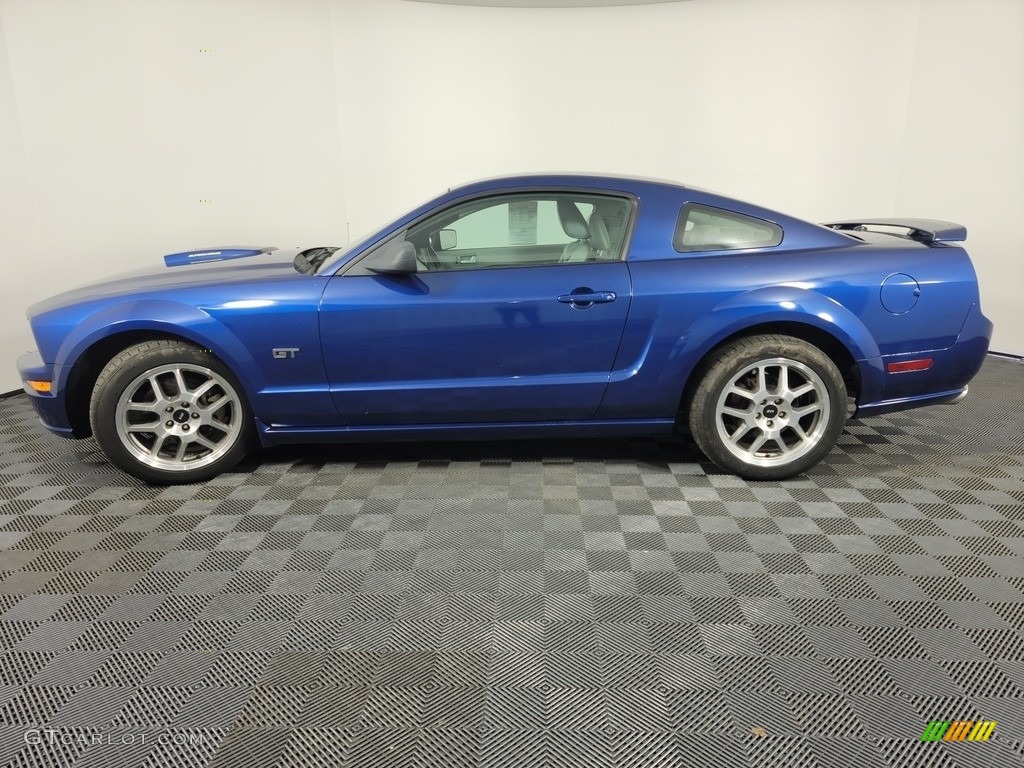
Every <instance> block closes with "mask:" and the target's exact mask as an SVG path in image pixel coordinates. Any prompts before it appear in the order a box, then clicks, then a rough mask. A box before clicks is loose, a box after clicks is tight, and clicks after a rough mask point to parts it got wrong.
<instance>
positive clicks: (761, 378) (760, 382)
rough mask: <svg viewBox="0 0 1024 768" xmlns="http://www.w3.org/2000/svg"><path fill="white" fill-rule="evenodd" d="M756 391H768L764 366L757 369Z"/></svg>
mask: <svg viewBox="0 0 1024 768" xmlns="http://www.w3.org/2000/svg"><path fill="white" fill-rule="evenodd" d="M757 391H758V392H767V391H768V373H767V372H766V371H765V366H763V365H762V366H759V367H758V369H757Z"/></svg>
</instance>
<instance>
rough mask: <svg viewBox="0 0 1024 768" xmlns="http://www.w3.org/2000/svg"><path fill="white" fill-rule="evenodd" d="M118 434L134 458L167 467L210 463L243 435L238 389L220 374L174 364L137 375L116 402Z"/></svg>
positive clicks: (180, 469)
mask: <svg viewBox="0 0 1024 768" xmlns="http://www.w3.org/2000/svg"><path fill="white" fill-rule="evenodd" d="M115 418H116V421H115V425H116V429H117V436H118V438H119V439H120V441H121V443H122V444H123V445H124V447H125V448H126V449H127V450H128V452H129V453H131V454H132V456H133V457H134V458H136V459H137V460H138V461H141V462H142V463H144V464H148V465H149V466H151V467H155V468H157V469H162V470H165V471H171V472H175V471H177V472H181V471H185V470H191V469H197V468H200V467H204V466H206V465H208V464H211V463H213V462H215V461H217V460H218V459H219V458H221V457H222V456H223V455H224V454H225V453H227V452H228V451H229V450H231V447H232V446H233V445H234V444H235V443H236V442H237V441H238V439H239V437H240V436H241V434H242V430H243V424H242V418H243V409H242V405H241V400H240V398H239V396H238V393H237V392H235V390H234V388H233V387H232V386H231V384H230V383H228V382H227V381H226V380H225V379H224V377H223V376H221V375H220V374H218V373H216V372H215V371H212V370H210V369H209V368H204V367H202V366H198V365H190V364H187V363H172V364H169V365H162V366H160V367H157V368H152V369H150V370H148V371H146V372H145V373H143V374H141V375H140V376H138V377H136V378H135V379H134V380H133V381H132V382H131V383H130V384H129V385H128V386H127V387H125V389H124V391H123V392H122V393H121V396H120V397H119V398H118V401H117V410H116V415H115Z"/></svg>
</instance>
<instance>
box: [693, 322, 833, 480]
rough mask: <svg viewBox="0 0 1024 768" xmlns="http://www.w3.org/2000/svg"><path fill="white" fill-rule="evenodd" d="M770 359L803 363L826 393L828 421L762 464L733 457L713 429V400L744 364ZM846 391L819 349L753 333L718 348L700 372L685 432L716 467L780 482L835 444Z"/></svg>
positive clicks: (715, 415) (715, 408)
mask: <svg viewBox="0 0 1024 768" xmlns="http://www.w3.org/2000/svg"><path fill="white" fill-rule="evenodd" d="M772 358H782V359H785V360H790V361H795V362H797V363H802V364H803V365H805V366H807V367H808V368H810V369H811V370H812V371H813V372H814V373H815V374H816V375H817V376H818V377H819V378H820V379H821V380H822V382H823V383H824V385H825V389H826V393H827V395H828V401H829V402H828V409H827V410H828V423H827V424H826V425H825V426H824V428H823V429H822V432H821V434H820V436H819V437H818V440H817V442H816V444H815V445H814V446H813V447H812V448H810V449H809V450H808V451H807V452H806V453H803V454H801V455H800V456H798V457H796V458H794V459H793V460H792V461H791V462H785V463H775V464H771V465H761V464H754V463H748V462H746V461H744V460H743V459H741V458H739V457H738V456H736V455H735V454H734V453H733V452H732V451H730V450H729V448H728V447H726V445H725V444H724V442H723V438H722V436H721V434H720V432H719V429H718V418H719V416H718V403H719V399H720V397H721V396H722V393H723V391H724V390H725V388H726V387H729V386H730V385H731V384H732V382H733V381H734V380H735V378H736V377H737V376H738V375H739V374H740V373H741V372H742V371H743V370H744V369H745V368H747V367H749V366H751V365H753V364H754V363H757V362H759V361H763V360H766V359H772ZM846 412H847V392H846V385H845V383H844V382H843V377H842V375H841V374H840V373H839V369H838V368H837V367H836V365H835V363H833V362H832V360H831V359H830V358H829V357H828V356H827V355H826V354H825V353H824V352H822V351H821V350H820V349H818V348H817V347H814V346H812V345H811V344H808V343H807V342H804V341H801V340H800V339H797V338H793V337H789V336H758V337H752V338H749V339H741V340H739V341H736V342H733V343H732V344H729V345H727V346H725V347H723V348H722V349H721V350H720V351H719V352H718V354H717V355H716V357H715V360H714V361H713V362H711V363H710V364H709V365H708V366H707V367H706V368H705V369H704V370H703V374H702V376H701V378H700V383H699V385H698V386H697V389H696V391H695V394H694V396H693V399H692V402H691V406H690V413H689V419H688V421H689V426H690V432H691V435H692V437H693V439H694V441H695V442H696V443H697V445H698V447H699V448H700V449H701V450H702V451H703V452H704V454H705V455H706V456H707V457H708V458H709V459H711V461H712V462H714V463H715V464H716V465H718V466H719V467H721V468H722V469H725V470H727V471H729V472H732V473H734V474H736V475H739V476H740V477H743V478H746V479H748V480H783V479H786V478H788V477H793V476H794V475H798V474H800V473H801V472H804V471H806V470H807V469H810V468H811V467H813V466H814V465H815V464H817V463H818V462H819V461H821V459H822V458H824V457H825V456H826V455H827V454H828V453H829V452H830V451H831V450H832V448H833V447H834V446H835V444H836V442H837V441H838V439H839V436H840V435H841V434H842V431H843V427H844V424H845V421H846Z"/></svg>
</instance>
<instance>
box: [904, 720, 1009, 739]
mask: <svg viewBox="0 0 1024 768" xmlns="http://www.w3.org/2000/svg"><path fill="white" fill-rule="evenodd" d="M995 729H996V721H995V720H977V721H975V720H953V721H952V722H951V721H949V720H932V721H931V722H930V723H928V727H927V728H925V729H924V733H922V734H921V741H988V737H989V736H991V735H992V732H993V731H994V730H995Z"/></svg>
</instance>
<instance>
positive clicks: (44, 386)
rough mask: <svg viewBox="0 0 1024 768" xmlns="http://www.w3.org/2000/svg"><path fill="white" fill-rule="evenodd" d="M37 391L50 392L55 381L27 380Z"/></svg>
mask: <svg viewBox="0 0 1024 768" xmlns="http://www.w3.org/2000/svg"><path fill="white" fill-rule="evenodd" d="M25 383H26V384H28V385H29V386H30V387H32V389H34V390H35V391H36V392H49V391H50V390H51V389H53V382H50V381H26V382H25Z"/></svg>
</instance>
